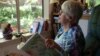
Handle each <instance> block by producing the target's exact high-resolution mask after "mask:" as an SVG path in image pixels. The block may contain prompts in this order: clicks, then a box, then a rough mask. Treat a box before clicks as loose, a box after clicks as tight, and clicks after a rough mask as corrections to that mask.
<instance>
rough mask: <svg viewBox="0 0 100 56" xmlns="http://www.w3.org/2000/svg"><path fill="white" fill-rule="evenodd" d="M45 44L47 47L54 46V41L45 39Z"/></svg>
mask: <svg viewBox="0 0 100 56" xmlns="http://www.w3.org/2000/svg"><path fill="white" fill-rule="evenodd" d="M45 44H46V47H47V48H55V46H56V43H55V42H54V40H53V39H45Z"/></svg>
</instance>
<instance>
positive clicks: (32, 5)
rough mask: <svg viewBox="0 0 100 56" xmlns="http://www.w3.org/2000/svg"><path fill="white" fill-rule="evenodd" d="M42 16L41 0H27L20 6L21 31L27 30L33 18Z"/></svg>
mask: <svg viewBox="0 0 100 56" xmlns="http://www.w3.org/2000/svg"><path fill="white" fill-rule="evenodd" d="M41 18H42V0H27V1H26V3H25V4H24V5H23V6H20V25H21V32H29V31H30V27H31V24H32V23H33V21H34V20H37V19H41Z"/></svg>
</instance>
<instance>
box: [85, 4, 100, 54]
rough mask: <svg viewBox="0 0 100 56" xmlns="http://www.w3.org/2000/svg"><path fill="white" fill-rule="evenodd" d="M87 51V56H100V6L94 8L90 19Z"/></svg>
mask: <svg viewBox="0 0 100 56" xmlns="http://www.w3.org/2000/svg"><path fill="white" fill-rule="evenodd" d="M86 50H87V51H89V55H86V56H100V5H98V6H96V7H94V8H93V11H92V13H91V17H90V19H89V23H88V33H87V36H86Z"/></svg>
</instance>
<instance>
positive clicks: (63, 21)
mask: <svg viewBox="0 0 100 56" xmlns="http://www.w3.org/2000/svg"><path fill="white" fill-rule="evenodd" d="M58 22H59V23H61V24H62V25H63V24H67V23H69V17H68V16H67V15H65V14H64V13H63V12H62V11H60V13H59V19H58Z"/></svg>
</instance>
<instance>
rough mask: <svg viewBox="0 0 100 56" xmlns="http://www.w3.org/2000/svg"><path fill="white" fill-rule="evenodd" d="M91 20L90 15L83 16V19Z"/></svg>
mask: <svg viewBox="0 0 100 56" xmlns="http://www.w3.org/2000/svg"><path fill="white" fill-rule="evenodd" d="M89 18H90V14H83V16H82V18H81V19H85V20H88V19H89Z"/></svg>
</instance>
